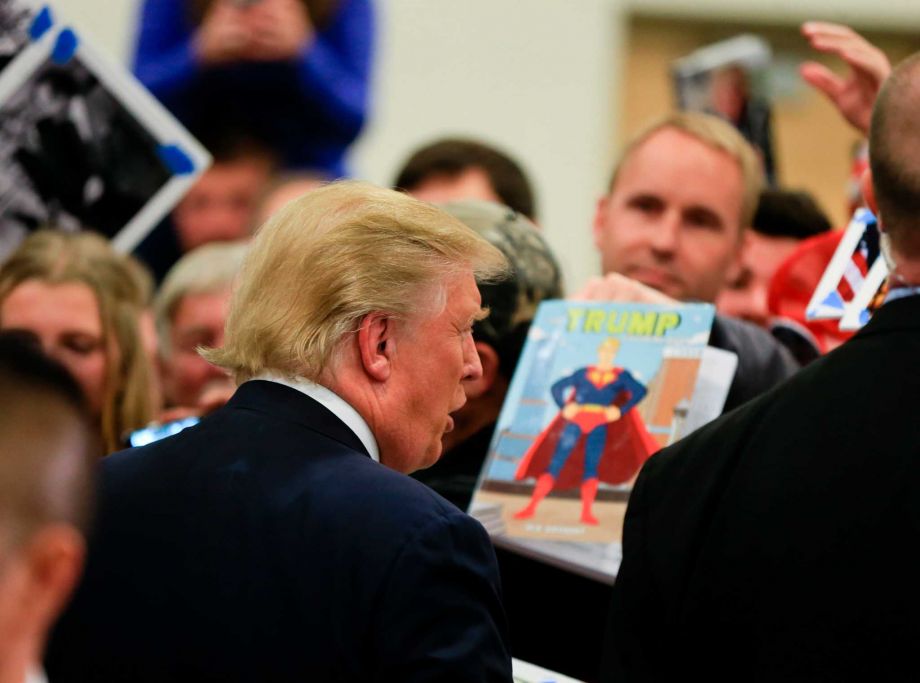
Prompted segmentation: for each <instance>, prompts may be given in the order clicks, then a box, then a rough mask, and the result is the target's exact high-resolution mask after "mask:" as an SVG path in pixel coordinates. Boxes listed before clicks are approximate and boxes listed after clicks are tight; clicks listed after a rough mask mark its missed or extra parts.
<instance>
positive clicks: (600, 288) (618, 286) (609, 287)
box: [568, 273, 680, 306]
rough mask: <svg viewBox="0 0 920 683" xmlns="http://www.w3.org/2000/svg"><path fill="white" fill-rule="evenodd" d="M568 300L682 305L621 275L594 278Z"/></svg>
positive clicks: (611, 274)
mask: <svg viewBox="0 0 920 683" xmlns="http://www.w3.org/2000/svg"><path fill="white" fill-rule="evenodd" d="M568 298H569V300H570V301H619V302H621V303H633V304H659V305H662V306H676V305H678V304H680V302H679V301H677V299H672V298H671V297H669V296H668V295H666V294H662V293H661V292H659V291H658V290H657V289H652V288H651V287H647V286H646V285H643V284H642V283H641V282H638V281H637V280H633V279H631V278H628V277H626V276H625V275H620V274H619V273H608V274H607V275H605V276H603V277H593V278H591V279H590V280H588V282H587V283H586V284H585V286H584V287H582V288H581V289H580V290H578V291H577V292H575V293H574V294H572V295H571V296H570V297H568Z"/></svg>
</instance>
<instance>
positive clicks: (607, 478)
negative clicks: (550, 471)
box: [514, 410, 661, 490]
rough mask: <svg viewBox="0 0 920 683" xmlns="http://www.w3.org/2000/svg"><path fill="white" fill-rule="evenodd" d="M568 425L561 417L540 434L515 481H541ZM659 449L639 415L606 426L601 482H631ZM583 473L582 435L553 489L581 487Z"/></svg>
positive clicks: (583, 444)
mask: <svg viewBox="0 0 920 683" xmlns="http://www.w3.org/2000/svg"><path fill="white" fill-rule="evenodd" d="M566 424H568V420H566V419H564V418H563V417H562V414H561V413H560V414H559V415H557V416H556V418H555V419H554V420H553V421H552V422H551V423H550V424H549V426H548V427H547V428H546V429H544V430H543V431H542V432H540V434H539V435H538V436H537V438H536V439H535V440H534V442H533V443H532V444H531V445H530V448H528V449H527V452H526V453H525V454H524V457H523V458H522V459H521V464H520V465H519V466H518V469H517V472H515V474H514V478H515V479H526V478H528V477H539V476H540V475H541V474H543V473H544V472H545V471H546V468H547V467H549V463H550V460H552V457H553V453H555V452H556V443H557V442H558V441H559V437H560V436H562V430H563V429H565V426H566ZM660 448H661V446H660V445H659V444H658V442H657V441H656V440H655V437H653V436H652V435H651V434H649V433H648V430H647V429H646V428H645V423H643V422H642V418H641V417H640V416H639V414H638V413H637V412H636V411H635V410H630V411H628V412H627V413H626V415H624V416H623V417H622V418H620V419H619V420H617V421H616V422H612V423H610V424H608V425H607V440H606V442H605V443H604V454H603V455H602V456H601V461H600V464H599V465H598V469H597V471H598V478H599V479H600V480H601V481H602V482H605V483H607V484H623V483H625V482H627V481H629V480H630V479H632V478H633V477H634V476H635V475H636V473H637V472H638V471H639V468H640V467H642V464H643V463H644V462H645V461H646V460H648V458H649V456H650V455H652V453H655V452H656V451H658V450H659V449H660ZM584 471H585V435H582V436H581V438H580V439H578V441H577V443H576V444H575V447H574V448H572V452H571V453H569V457H568V459H567V460H566V462H565V465H563V467H562V471H561V472H560V473H559V478H558V479H557V480H556V483H555V486H554V487H553V488H554V489H556V490H560V489H571V488H576V487H578V486H580V485H581V482H582V479H583V475H584Z"/></svg>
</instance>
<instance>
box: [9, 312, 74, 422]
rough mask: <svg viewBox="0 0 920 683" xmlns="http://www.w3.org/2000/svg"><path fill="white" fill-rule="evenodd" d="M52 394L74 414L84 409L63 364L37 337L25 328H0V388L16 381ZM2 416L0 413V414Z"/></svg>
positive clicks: (12, 384)
mask: <svg viewBox="0 0 920 683" xmlns="http://www.w3.org/2000/svg"><path fill="white" fill-rule="evenodd" d="M17 383H18V384H20V385H23V386H28V388H30V389H34V390H36V391H46V392H48V393H51V394H54V395H56V396H58V397H60V398H62V399H64V400H65V401H66V402H67V403H69V404H70V407H71V408H73V409H74V410H75V411H76V412H77V413H80V414H84V413H85V412H86V398H85V397H84V395H83V390H82V389H81V388H80V385H79V384H78V383H77V381H76V380H75V379H74V378H73V375H71V374H70V372H68V371H67V368H65V367H64V366H63V365H61V364H60V363H58V362H57V361H56V360H54V359H53V358H51V357H50V356H48V355H46V354H45V353H44V352H43V351H42V347H41V340H39V338H38V336H37V335H36V334H34V333H33V332H29V331H28V330H2V331H0V391H2V392H4V393H11V392H10V389H12V388H14V386H15V385H16V384H17ZM0 417H2V416H0Z"/></svg>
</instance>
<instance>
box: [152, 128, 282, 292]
mask: <svg viewBox="0 0 920 683" xmlns="http://www.w3.org/2000/svg"><path fill="white" fill-rule="evenodd" d="M202 143H203V144H204V145H205V146H206V147H207V149H208V151H209V152H210V153H211V155H212V156H213V157H214V163H213V164H212V165H211V166H210V167H209V168H208V169H207V170H206V171H205V172H204V173H202V174H201V177H200V178H198V180H197V181H196V182H195V184H194V185H192V187H191V188H190V189H189V191H188V192H187V193H186V194H185V196H184V197H183V198H182V199H181V200H180V201H179V203H178V204H176V207H175V208H174V209H173V211H172V213H171V214H170V216H169V219H168V220H166V221H163V222H162V223H161V224H160V225H159V226H157V228H156V229H155V230H154V231H153V232H151V233H150V235H148V236H147V238H146V239H145V240H144V241H143V242H141V244H140V245H139V246H138V248H137V250H136V251H135V255H136V256H138V258H140V259H141V260H142V261H144V262H145V263H146V264H147V266H148V267H149V268H150V269H151V270H152V271H153V274H154V276H155V278H156V280H157V281H158V282H159V281H162V279H163V278H164V277H165V276H166V273H167V272H168V271H169V269H170V268H172V266H173V265H174V264H175V263H176V261H178V260H179V259H180V258H181V257H182V255H183V254H186V253H188V252H190V251H191V250H193V249H195V248H197V247H200V246H202V245H204V244H208V243H209V242H233V241H237V240H242V239H247V238H248V237H249V236H250V234H251V230H252V223H253V216H254V214H255V210H256V204H257V202H258V200H259V198H260V197H261V196H262V194H263V193H264V191H265V189H266V188H267V187H268V184H269V182H270V181H271V178H272V175H273V173H274V172H275V168H276V163H277V162H276V160H275V158H274V157H273V156H272V154H271V153H270V152H269V151H268V150H267V149H266V148H265V147H263V146H261V145H260V144H259V143H258V142H256V141H254V140H252V139H251V138H250V137H247V136H246V135H245V134H241V133H240V132H238V131H234V130H229V129H226V128H224V127H218V128H217V129H215V131H213V132H212V133H210V134H209V135H206V136H203V137H202Z"/></svg>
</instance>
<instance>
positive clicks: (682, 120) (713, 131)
mask: <svg viewBox="0 0 920 683" xmlns="http://www.w3.org/2000/svg"><path fill="white" fill-rule="evenodd" d="M668 128H670V129H673V130H677V131H680V132H681V133H684V134H686V135H689V136H690V137H692V138H694V139H696V140H698V141H699V142H701V143H703V144H704V145H706V146H708V147H711V148H713V149H715V150H718V151H720V152H725V153H726V154H728V155H729V156H730V157H731V158H732V159H734V160H735V162H736V163H737V164H738V168H739V169H740V171H741V180H742V183H743V187H744V193H743V195H742V198H741V215H740V216H739V219H740V225H741V227H742V228H747V227H750V225H751V222H752V221H753V220H754V213H755V212H756V211H757V202H758V199H759V198H760V193H761V191H762V190H763V188H764V185H765V182H764V172H763V164H762V163H761V160H760V157H759V156H758V155H757V152H756V151H755V150H754V148H753V147H752V146H751V144H750V143H749V142H748V141H747V140H745V139H744V136H743V135H741V133H739V132H738V131H737V129H735V127H734V126H732V125H731V124H730V123H727V122H726V121H723V120H722V119H720V118H719V117H717V116H712V115H710V114H702V113H700V112H674V113H672V114H669V115H668V116H665V117H664V118H661V119H658V120H657V121H655V122H654V123H652V124H651V125H650V126H648V127H647V128H645V129H644V130H643V131H642V132H640V133H639V134H638V135H636V136H635V137H634V138H632V139H631V140H630V141H629V142H628V143H627V144H626V147H624V148H623V151H622V153H621V154H620V159H619V161H618V162H617V165H616V167H615V168H614V169H613V174H612V176H611V178H610V184H609V186H608V191H613V188H614V187H615V186H616V183H617V178H618V177H619V174H620V169H622V168H623V164H624V163H626V160H627V159H629V157H630V155H631V154H632V153H633V152H634V151H635V150H636V149H638V148H639V147H641V146H642V144H644V143H645V141H646V140H648V139H649V138H650V137H652V136H653V135H654V134H655V133H657V132H659V131H661V130H664V129H668Z"/></svg>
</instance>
